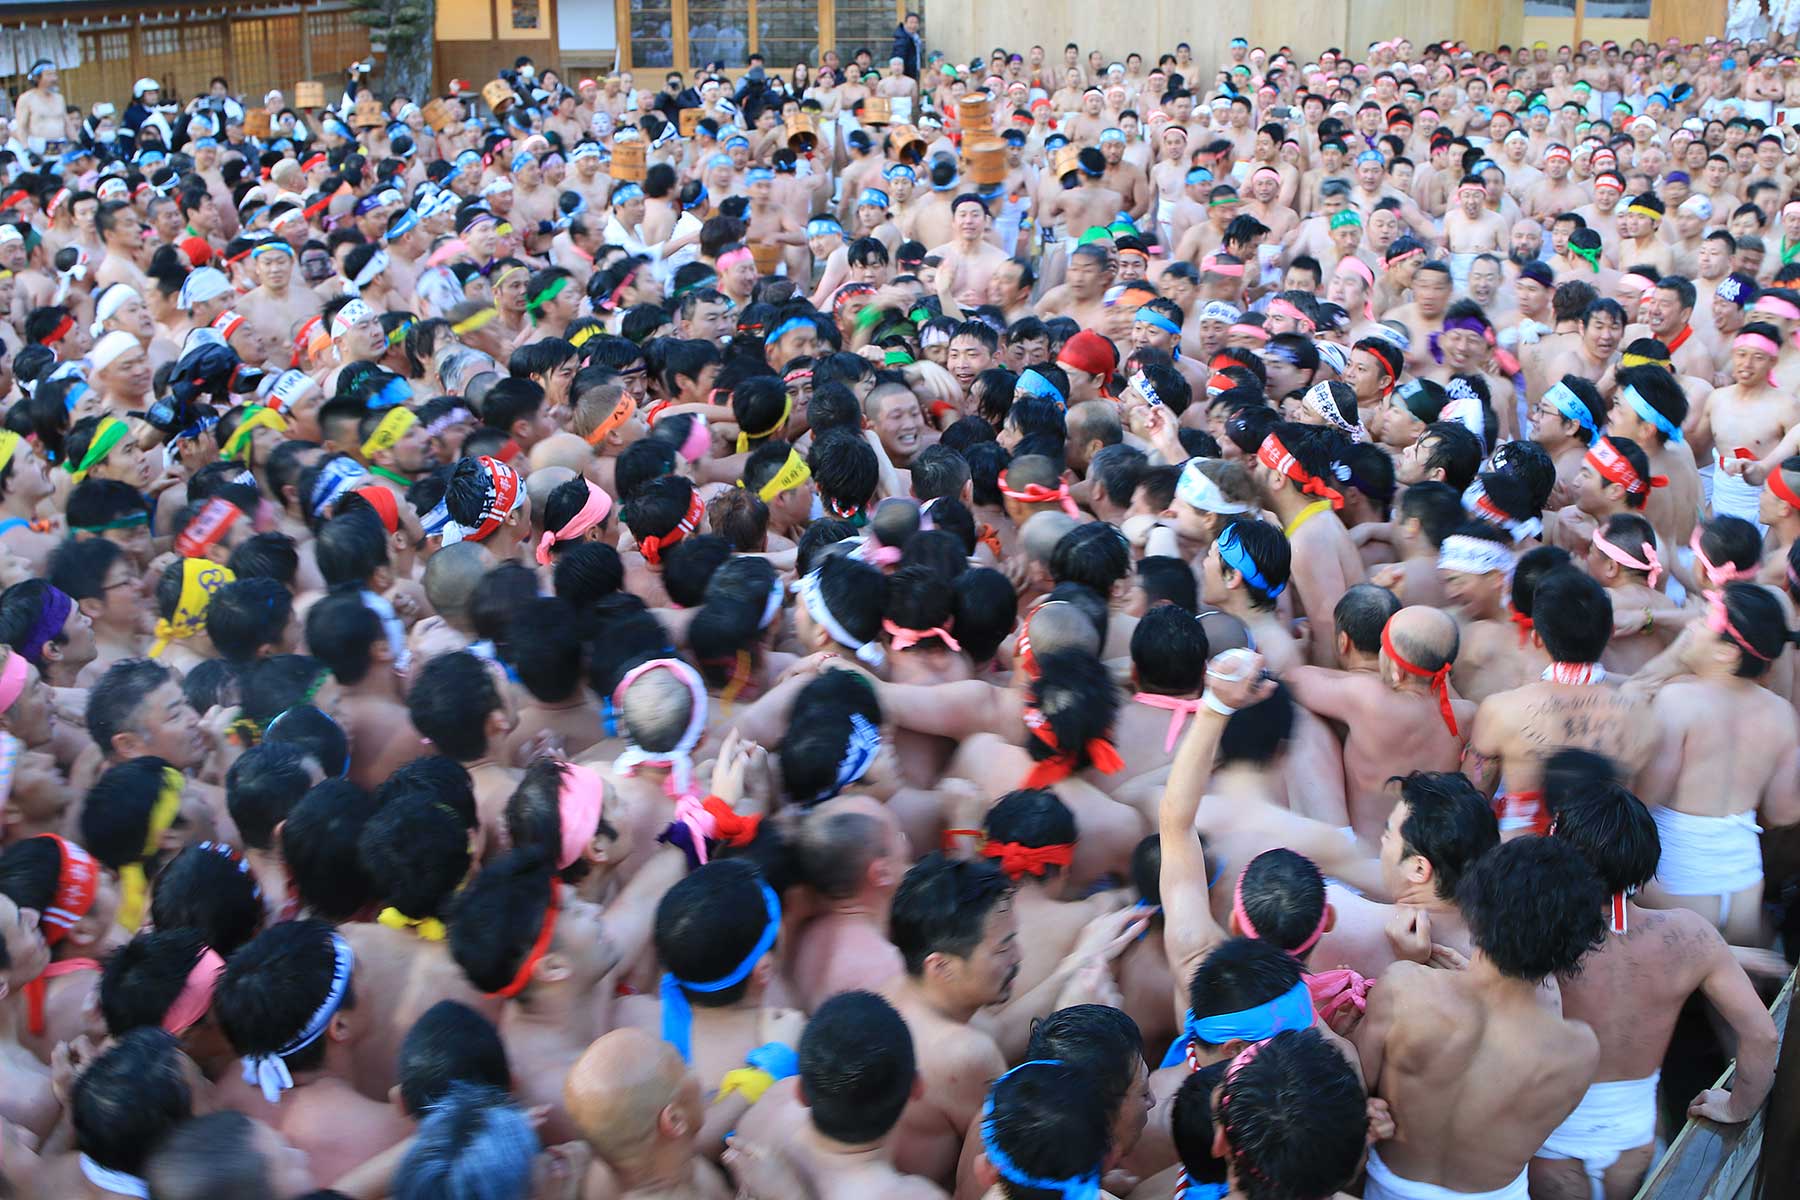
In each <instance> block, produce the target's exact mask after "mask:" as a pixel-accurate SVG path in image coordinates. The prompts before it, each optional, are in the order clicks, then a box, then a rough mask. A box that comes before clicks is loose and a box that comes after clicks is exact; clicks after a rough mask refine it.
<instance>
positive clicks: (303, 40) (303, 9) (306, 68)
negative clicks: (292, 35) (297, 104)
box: [286, 0, 313, 99]
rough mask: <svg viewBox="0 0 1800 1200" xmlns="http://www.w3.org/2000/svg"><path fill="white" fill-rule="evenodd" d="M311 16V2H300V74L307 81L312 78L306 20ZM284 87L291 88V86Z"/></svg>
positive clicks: (309, 33)
mask: <svg viewBox="0 0 1800 1200" xmlns="http://www.w3.org/2000/svg"><path fill="white" fill-rule="evenodd" d="M311 15H312V0H300V74H301V75H302V76H303V77H304V78H307V79H311V78H312V77H313V61H312V22H311V21H309V20H308V19H307V18H308V17H310V16H311ZM286 86H287V87H292V86H293V84H291V83H290V84H287V85H286ZM289 99H292V97H289Z"/></svg>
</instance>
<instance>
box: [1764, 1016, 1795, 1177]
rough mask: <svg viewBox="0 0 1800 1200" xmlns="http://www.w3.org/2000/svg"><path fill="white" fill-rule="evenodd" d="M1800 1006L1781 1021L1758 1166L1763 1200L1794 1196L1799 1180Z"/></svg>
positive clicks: (1765, 1110)
mask: <svg viewBox="0 0 1800 1200" xmlns="http://www.w3.org/2000/svg"><path fill="white" fill-rule="evenodd" d="M1797 1011H1800V1006H1790V1007H1789V1008H1788V1013H1787V1020H1785V1021H1782V1022H1779V1023H1778V1027H1779V1028H1780V1029H1781V1033H1782V1035H1783V1036H1782V1039H1781V1053H1780V1055H1779V1056H1777V1058H1776V1060H1775V1086H1774V1087H1773V1088H1772V1089H1770V1091H1769V1102H1768V1106H1767V1107H1766V1108H1765V1109H1764V1110H1763V1113H1764V1117H1763V1140H1762V1158H1761V1160H1760V1161H1759V1162H1758V1163H1757V1171H1756V1191H1755V1192H1754V1193H1753V1194H1754V1195H1755V1196H1757V1197H1759V1198H1760V1200H1781V1198H1782V1197H1784V1196H1791V1195H1793V1194H1794V1186H1795V1182H1796V1180H1800V1145H1796V1135H1797V1134H1800V1018H1797V1017H1796V1016H1795V1013H1796V1012H1797Z"/></svg>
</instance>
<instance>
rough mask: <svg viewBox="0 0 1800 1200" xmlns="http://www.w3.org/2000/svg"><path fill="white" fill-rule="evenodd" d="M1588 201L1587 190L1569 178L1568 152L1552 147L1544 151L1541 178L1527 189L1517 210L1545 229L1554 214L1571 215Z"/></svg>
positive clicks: (1558, 146)
mask: <svg viewBox="0 0 1800 1200" xmlns="http://www.w3.org/2000/svg"><path fill="white" fill-rule="evenodd" d="M1587 198H1588V196H1587V190H1586V189H1585V188H1583V187H1582V186H1581V185H1580V184H1579V183H1576V182H1575V181H1574V180H1572V179H1570V178H1569V148H1568V147H1567V146H1563V145H1558V144H1552V145H1551V146H1550V147H1549V148H1548V149H1547V150H1545V151H1544V177H1543V178H1542V179H1539V180H1538V181H1537V182H1536V183H1534V184H1532V185H1531V186H1530V187H1529V188H1527V189H1526V191H1525V198H1524V200H1523V201H1522V203H1521V205H1520V207H1522V208H1523V209H1524V210H1525V212H1524V215H1525V216H1527V217H1530V218H1532V219H1533V220H1535V221H1537V222H1539V223H1540V224H1542V225H1545V226H1548V225H1549V224H1550V221H1551V219H1552V218H1553V217H1555V216H1556V214H1557V213H1564V212H1571V211H1573V210H1574V209H1576V208H1578V207H1580V206H1581V205H1582V204H1585V203H1586V202H1587Z"/></svg>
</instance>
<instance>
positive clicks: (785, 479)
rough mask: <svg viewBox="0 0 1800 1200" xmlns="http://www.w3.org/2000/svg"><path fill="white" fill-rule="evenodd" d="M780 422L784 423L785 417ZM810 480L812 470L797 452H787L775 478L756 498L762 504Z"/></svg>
mask: <svg viewBox="0 0 1800 1200" xmlns="http://www.w3.org/2000/svg"><path fill="white" fill-rule="evenodd" d="M782 420H783V421H784V422H785V421H786V420H787V418H786V417H783V418H782ZM811 478H812V470H811V469H810V468H808V467H807V465H806V460H805V459H804V458H801V457H800V452H799V451H798V450H789V451H788V456H787V461H786V462H784V463H782V464H781V470H779V471H777V472H775V478H773V479H771V480H769V482H767V483H765V484H763V485H762V486H761V487H760V488H758V489H757V490H756V494H757V496H759V497H760V498H761V499H762V502H763V503H764V504H767V503H769V502H770V501H772V500H774V499H775V497H777V496H779V495H781V493H783V492H786V491H791V490H792V489H794V488H797V487H799V486H800V485H801V484H803V483H805V482H806V481H807V480H809V479H811Z"/></svg>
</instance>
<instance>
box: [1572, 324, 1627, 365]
mask: <svg viewBox="0 0 1800 1200" xmlns="http://www.w3.org/2000/svg"><path fill="white" fill-rule="evenodd" d="M1624 332H1625V327H1624V326H1623V325H1621V324H1620V323H1619V321H1618V318H1616V317H1614V316H1613V315H1612V314H1611V313H1595V314H1594V315H1593V317H1592V318H1590V319H1589V320H1588V322H1587V323H1586V324H1585V325H1583V326H1582V328H1581V341H1582V344H1583V345H1584V346H1586V347H1587V350H1588V353H1589V354H1591V355H1593V356H1594V357H1595V358H1602V359H1604V358H1610V357H1612V353H1613V351H1615V350H1617V349H1618V348H1619V338H1620V337H1621V336H1622V335H1623V334H1624Z"/></svg>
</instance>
